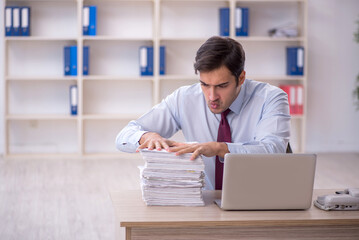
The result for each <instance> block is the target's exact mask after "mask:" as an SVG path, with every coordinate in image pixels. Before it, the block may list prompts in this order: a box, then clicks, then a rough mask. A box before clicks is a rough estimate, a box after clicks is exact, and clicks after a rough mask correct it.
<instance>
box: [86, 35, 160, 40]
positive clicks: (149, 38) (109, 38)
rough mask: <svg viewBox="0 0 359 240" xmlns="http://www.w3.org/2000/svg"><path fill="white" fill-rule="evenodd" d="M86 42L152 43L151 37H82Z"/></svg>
mask: <svg viewBox="0 0 359 240" xmlns="http://www.w3.org/2000/svg"><path fill="white" fill-rule="evenodd" d="M82 39H83V40H86V41H124V42H132V41H153V38H152V37H120V36H98V35H96V36H82Z"/></svg>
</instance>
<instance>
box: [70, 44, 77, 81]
mask: <svg viewBox="0 0 359 240" xmlns="http://www.w3.org/2000/svg"><path fill="white" fill-rule="evenodd" d="M70 75H71V76H77V46H70Z"/></svg>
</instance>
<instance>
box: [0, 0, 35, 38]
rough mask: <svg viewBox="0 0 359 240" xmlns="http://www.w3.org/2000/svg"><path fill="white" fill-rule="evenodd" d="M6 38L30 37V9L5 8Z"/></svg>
mask: <svg viewBox="0 0 359 240" xmlns="http://www.w3.org/2000/svg"><path fill="white" fill-rule="evenodd" d="M4 15H5V21H4V24H5V36H30V7H17V6H16V7H10V6H6V7H5V13H4Z"/></svg>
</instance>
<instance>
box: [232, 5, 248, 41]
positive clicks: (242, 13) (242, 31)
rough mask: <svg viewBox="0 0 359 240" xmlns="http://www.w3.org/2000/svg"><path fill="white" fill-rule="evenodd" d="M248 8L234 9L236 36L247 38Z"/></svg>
mask: <svg viewBox="0 0 359 240" xmlns="http://www.w3.org/2000/svg"><path fill="white" fill-rule="evenodd" d="M248 23H249V8H240V7H237V8H236V21H235V27H236V36H240V37H247V36H248V25H249V24H248Z"/></svg>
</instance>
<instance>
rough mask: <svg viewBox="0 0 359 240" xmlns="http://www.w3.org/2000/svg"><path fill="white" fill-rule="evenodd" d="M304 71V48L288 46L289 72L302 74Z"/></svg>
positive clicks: (290, 73) (289, 73)
mask: <svg viewBox="0 0 359 240" xmlns="http://www.w3.org/2000/svg"><path fill="white" fill-rule="evenodd" d="M303 72H304V48H303V47H287V74H288V75H297V76H298V75H299V76H302V75H303Z"/></svg>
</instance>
